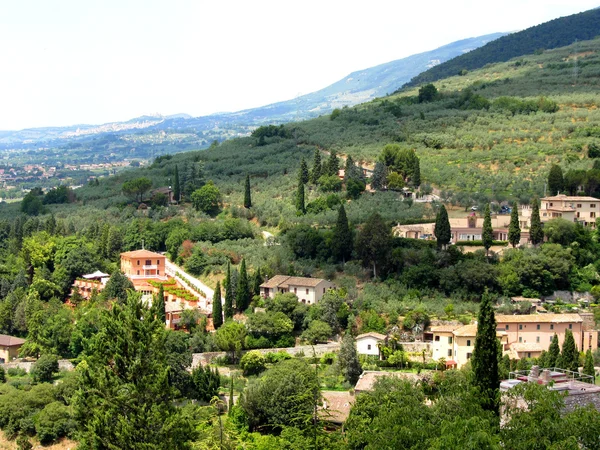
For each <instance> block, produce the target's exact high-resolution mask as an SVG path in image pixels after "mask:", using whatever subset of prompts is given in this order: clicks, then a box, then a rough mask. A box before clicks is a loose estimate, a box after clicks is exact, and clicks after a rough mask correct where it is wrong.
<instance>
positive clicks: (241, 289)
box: [235, 259, 251, 312]
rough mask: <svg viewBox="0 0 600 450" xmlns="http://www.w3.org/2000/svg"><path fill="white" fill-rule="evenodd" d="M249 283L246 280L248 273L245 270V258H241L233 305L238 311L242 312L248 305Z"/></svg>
mask: <svg viewBox="0 0 600 450" xmlns="http://www.w3.org/2000/svg"><path fill="white" fill-rule="evenodd" d="M250 300H251V297H250V284H249V282H248V273H247V272H246V260H245V259H242V264H241V265H240V277H239V280H238V288H237V298H236V299H235V306H236V307H237V309H238V311H240V312H243V311H245V310H246V308H248V306H250Z"/></svg>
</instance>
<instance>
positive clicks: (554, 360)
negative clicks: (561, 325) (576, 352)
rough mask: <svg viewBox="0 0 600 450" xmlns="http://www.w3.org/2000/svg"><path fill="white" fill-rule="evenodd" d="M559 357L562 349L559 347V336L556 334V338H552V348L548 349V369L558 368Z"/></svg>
mask: <svg viewBox="0 0 600 450" xmlns="http://www.w3.org/2000/svg"><path fill="white" fill-rule="evenodd" d="M559 356H560V347H559V345H558V336H557V335H556V333H554V336H552V342H550V347H548V353H547V354H546V361H545V363H546V367H548V368H552V367H557V364H558V358H559Z"/></svg>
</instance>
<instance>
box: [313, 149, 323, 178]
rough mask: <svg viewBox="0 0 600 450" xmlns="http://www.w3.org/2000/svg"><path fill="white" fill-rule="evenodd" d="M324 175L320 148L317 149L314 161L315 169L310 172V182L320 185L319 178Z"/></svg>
mask: <svg viewBox="0 0 600 450" xmlns="http://www.w3.org/2000/svg"><path fill="white" fill-rule="evenodd" d="M321 175H323V167H322V163H321V151H320V150H319V149H318V148H315V157H314V160H313V168H312V171H311V172H310V181H311V182H312V183H313V184H318V183H319V178H321Z"/></svg>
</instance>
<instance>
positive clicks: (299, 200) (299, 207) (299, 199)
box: [296, 180, 306, 215]
mask: <svg viewBox="0 0 600 450" xmlns="http://www.w3.org/2000/svg"><path fill="white" fill-rule="evenodd" d="M296 213H298V214H301V215H304V214H306V205H305V200H304V183H302V180H298V189H297V190H296Z"/></svg>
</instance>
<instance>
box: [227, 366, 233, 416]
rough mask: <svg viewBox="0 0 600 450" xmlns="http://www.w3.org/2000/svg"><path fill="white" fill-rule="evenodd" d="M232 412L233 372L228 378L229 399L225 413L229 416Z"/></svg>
mask: <svg viewBox="0 0 600 450" xmlns="http://www.w3.org/2000/svg"><path fill="white" fill-rule="evenodd" d="M232 412H233V374H231V376H230V380H229V401H228V402H227V415H228V416H230V415H231V413H232Z"/></svg>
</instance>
